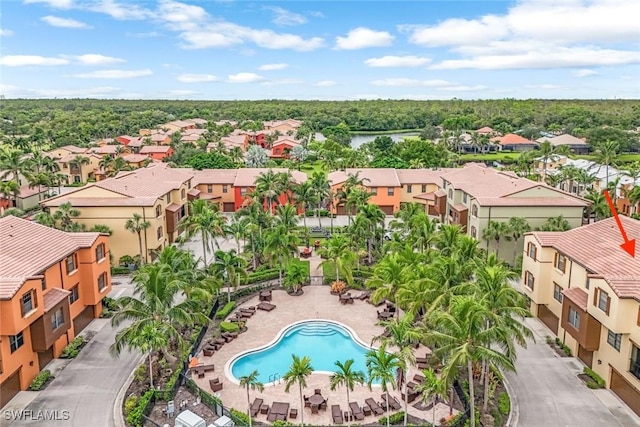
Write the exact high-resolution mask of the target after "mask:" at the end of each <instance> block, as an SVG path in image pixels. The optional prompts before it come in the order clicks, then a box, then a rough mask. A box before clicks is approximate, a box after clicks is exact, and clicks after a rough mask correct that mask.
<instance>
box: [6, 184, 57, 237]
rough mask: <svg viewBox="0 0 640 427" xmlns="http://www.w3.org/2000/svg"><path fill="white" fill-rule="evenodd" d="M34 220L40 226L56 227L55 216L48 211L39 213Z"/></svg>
mask: <svg viewBox="0 0 640 427" xmlns="http://www.w3.org/2000/svg"><path fill="white" fill-rule="evenodd" d="M9 182H13V181H9ZM33 220H34V221H35V222H37V223H38V224H41V225H46V226H47V227H51V228H55V227H56V220H55V219H53V216H52V215H51V214H50V213H49V212H46V211H43V212H38V213H37V214H35V215H34V216H33Z"/></svg>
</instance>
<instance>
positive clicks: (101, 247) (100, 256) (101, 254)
mask: <svg viewBox="0 0 640 427" xmlns="http://www.w3.org/2000/svg"><path fill="white" fill-rule="evenodd" d="M104 253H105V250H104V243H100V244H99V245H98V246H97V247H96V259H97V260H98V261H102V260H103V259H104Z"/></svg>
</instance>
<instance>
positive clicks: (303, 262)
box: [289, 258, 311, 276]
mask: <svg viewBox="0 0 640 427" xmlns="http://www.w3.org/2000/svg"><path fill="white" fill-rule="evenodd" d="M289 262H290V263H291V264H301V265H303V266H304V268H305V270H306V271H307V276H308V275H309V274H310V271H311V267H310V265H309V260H306V259H299V258H292V259H291V260H290V261H289Z"/></svg>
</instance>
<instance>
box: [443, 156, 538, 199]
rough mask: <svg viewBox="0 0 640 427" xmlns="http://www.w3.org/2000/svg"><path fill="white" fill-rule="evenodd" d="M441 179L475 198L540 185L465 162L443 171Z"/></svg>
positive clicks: (493, 195)
mask: <svg viewBox="0 0 640 427" xmlns="http://www.w3.org/2000/svg"><path fill="white" fill-rule="evenodd" d="M442 179H444V180H446V181H448V182H450V183H451V184H452V185H453V186H454V188H456V189H460V190H464V191H465V192H466V193H468V194H470V195H471V196H473V197H476V198H480V197H502V196H505V195H507V194H512V193H515V192H517V191H521V190H525V189H528V188H532V187H535V186H537V185H540V184H539V183H537V182H533V181H531V180H528V179H525V178H517V177H514V176H512V175H508V174H505V173H501V172H499V171H497V170H495V169H493V168H488V167H486V166H484V165H479V164H477V163H467V164H466V165H465V167H463V168H460V169H453V170H452V171H451V172H448V173H444V174H442Z"/></svg>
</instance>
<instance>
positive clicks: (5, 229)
mask: <svg viewBox="0 0 640 427" xmlns="http://www.w3.org/2000/svg"><path fill="white" fill-rule="evenodd" d="M98 236H99V233H66V232H64V231H60V230H56V229H54V228H50V227H46V226H44V225H40V224H37V223H35V222H31V221H27V220H24V219H22V218H17V217H15V216H11V215H9V216H7V217H4V218H0V247H1V248H2V252H0V299H10V298H11V297H13V295H15V293H16V292H17V291H18V290H19V289H20V286H22V284H23V283H24V282H25V280H27V279H29V278H31V277H34V276H37V275H39V274H40V273H42V272H44V270H45V269H47V267H49V266H51V265H53V264H55V263H56V262H59V261H60V260H62V259H64V258H65V257H67V256H69V255H70V254H72V253H73V252H75V251H76V250H78V249H79V248H84V247H89V246H91V244H92V243H93V242H94V241H95V239H97V238H98ZM43 242H46V244H43Z"/></svg>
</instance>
